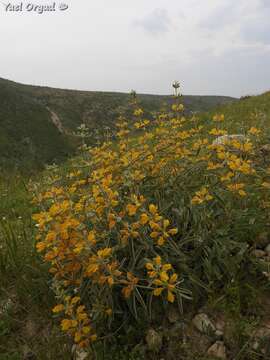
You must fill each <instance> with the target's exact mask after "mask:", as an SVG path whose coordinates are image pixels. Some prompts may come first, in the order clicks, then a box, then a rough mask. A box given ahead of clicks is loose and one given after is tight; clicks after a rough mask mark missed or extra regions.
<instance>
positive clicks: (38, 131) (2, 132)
mask: <svg viewBox="0 0 270 360" xmlns="http://www.w3.org/2000/svg"><path fill="white" fill-rule="evenodd" d="M128 100H129V94H124V93H110V92H90V91H75V90H62V89H53V88H49V87H39V86H30V85H23V84H19V83H16V82H13V81H9V80H5V79H0V125H1V129H0V166H2V167H4V168H6V167H9V168H14V167H18V166H23V167H25V166H28V167H31V166H33V165H34V166H41V165H43V164H46V163H52V162H54V161H56V162H57V161H59V160H62V159H63V158H65V157H67V156H68V155H70V154H72V153H73V151H74V148H75V146H74V144H76V143H77V139H76V138H74V136H73V133H74V131H75V130H76V128H77V127H78V126H79V125H80V124H82V123H85V124H86V125H87V126H88V128H89V129H90V130H93V131H94V130H95V131H97V130H99V132H100V133H101V134H102V133H104V131H105V130H106V128H107V129H110V130H112V129H113V128H114V124H115V121H116V119H117V118H118V116H119V114H121V113H123V112H125V111H126V104H127V103H128ZM138 100H139V101H140V103H141V105H142V106H143V107H144V109H145V111H146V113H145V115H146V116H147V117H150V118H151V113H152V112H153V111H158V110H159V109H160V108H161V107H162V106H163V104H168V103H171V101H172V99H171V97H169V96H159V95H138ZM233 101H236V99H233V98H229V97H222V96H221V97H220V96H184V97H183V103H184V104H185V106H186V109H187V112H191V111H192V112H197V111H207V110H209V109H211V108H212V107H215V106H217V105H218V104H224V103H229V102H233ZM166 106H167V105H166Z"/></svg>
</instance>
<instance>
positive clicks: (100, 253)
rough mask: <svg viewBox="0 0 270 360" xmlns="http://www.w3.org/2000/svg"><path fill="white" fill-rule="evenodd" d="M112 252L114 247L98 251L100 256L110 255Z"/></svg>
mask: <svg viewBox="0 0 270 360" xmlns="http://www.w3.org/2000/svg"><path fill="white" fill-rule="evenodd" d="M111 253H112V248H104V249H102V250H99V251H98V252H97V254H98V257H100V258H106V257H108V256H110V255H111Z"/></svg>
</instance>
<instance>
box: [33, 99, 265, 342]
mask: <svg viewBox="0 0 270 360" xmlns="http://www.w3.org/2000/svg"><path fill="white" fill-rule="evenodd" d="M134 106H135V110H134V117H133V119H132V121H130V122H127V121H126V120H125V119H123V118H121V119H120V120H119V123H118V124H117V126H118V129H119V131H118V133H117V141H115V142H113V143H112V142H106V143H104V144H103V145H101V146H100V147H96V148H91V149H88V150H87V151H86V153H85V154H84V155H83V156H82V157H81V158H77V159H75V161H73V163H72V164H71V165H70V167H71V168H72V169H71V170H70V171H68V172H67V173H63V174H61V176H60V175H59V174H60V172H59V174H58V176H57V178H56V179H55V181H54V184H53V185H52V186H51V188H49V189H46V191H44V192H41V193H40V194H38V195H37V197H36V199H35V201H36V202H37V203H38V204H39V206H40V208H41V209H42V211H41V212H40V213H39V214H36V215H35V216H34V219H35V220H36V221H37V225H38V234H37V249H38V251H41V252H44V260H45V261H46V262H48V263H50V264H51V268H50V272H51V274H52V277H53V288H54V290H55V294H56V299H57V305H56V306H55V307H54V309H53V313H54V314H56V315H60V316H61V327H62V330H63V331H66V332H67V333H68V334H70V335H71V336H72V337H73V338H74V341H75V343H77V344H78V345H79V346H81V347H87V346H88V345H89V344H90V343H91V342H93V341H95V340H96V339H104V338H107V337H110V336H114V335H116V334H118V333H119V332H121V331H122V330H123V329H125V328H127V327H128V326H130V325H134V320H136V321H138V322H140V323H141V322H143V323H145V324H147V322H148V321H158V320H159V315H160V313H162V312H163V311H164V310H166V308H167V307H168V306H171V304H172V303H177V304H178V306H179V308H180V309H181V311H182V312H183V311H185V304H186V302H187V301H189V300H190V299H191V298H192V299H193V302H194V303H199V302H200V301H201V300H202V299H203V298H205V297H207V296H208V294H209V293H213V292H219V291H220V290H221V289H222V288H223V287H226V286H227V284H229V283H231V282H232V281H235V280H237V279H238V278H241V279H242V280H243V279H245V277H247V276H248V274H249V272H250V270H251V264H252V262H251V261H250V260H251V259H250V256H249V253H250V249H252V248H253V247H254V246H255V245H254V244H255V242H256V238H257V236H259V234H260V233H262V232H265V231H267V229H266V227H267V222H268V216H269V215H268V208H269V206H270V203H269V200H268V198H269V188H270V182H269V173H268V172H267V171H265V170H263V169H261V168H260V165H259V159H258V158H257V157H256V156H255V155H256V151H257V145H256V144H257V142H258V140H259V138H260V130H258V129H256V128H254V127H253V128H251V129H249V132H248V129H243V133H244V132H246V133H247V132H248V133H249V140H248V139H247V140H246V141H245V142H244V143H243V142H242V143H240V142H238V141H237V140H235V139H234V140H231V141H228V142H227V143H226V144H224V145H213V144H212V142H213V140H215V139H216V137H218V136H220V135H224V134H226V129H225V128H224V126H223V124H224V116H222V115H220V114H217V115H215V116H214V118H213V120H209V121H208V122H205V123H202V122H201V121H200V120H199V119H198V118H196V117H193V118H191V119H185V118H184V117H183V116H182V111H183V106H182V105H181V104H179V102H178V100H176V102H175V104H174V105H173V106H172V111H171V113H168V114H165V113H159V114H157V117H156V119H155V121H153V122H149V121H147V120H146V119H145V118H144V114H143V110H142V109H140V108H139V107H138V106H137V105H136V104H135V105H134ZM213 122H214V126H213V124H212V123H213ZM250 139H252V141H251V140H250ZM252 159H254V160H252ZM252 271H253V272H254V269H253V270H252ZM255 272H256V271H255ZM253 275H254V274H253ZM256 276H258V278H260V279H261V277H260V273H259V272H257V275H256ZM137 333H138V332H137ZM139 336H141V334H139Z"/></svg>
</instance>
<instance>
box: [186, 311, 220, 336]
mask: <svg viewBox="0 0 270 360" xmlns="http://www.w3.org/2000/svg"><path fill="white" fill-rule="evenodd" d="M192 323H193V325H194V326H195V328H196V329H197V330H199V331H200V332H202V333H208V332H211V331H212V332H215V331H216V328H215V326H214V324H213V323H212V321H211V320H210V319H209V317H208V315H207V314H204V313H202V314H198V315H196V316H195V317H194V319H193V320H192Z"/></svg>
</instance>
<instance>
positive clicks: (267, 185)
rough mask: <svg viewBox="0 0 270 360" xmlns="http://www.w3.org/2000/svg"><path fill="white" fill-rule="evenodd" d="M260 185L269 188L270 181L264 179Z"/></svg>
mask: <svg viewBox="0 0 270 360" xmlns="http://www.w3.org/2000/svg"><path fill="white" fill-rule="evenodd" d="M262 186H263V187H265V188H267V189H270V183H269V182H267V181H264V182H263V183H262Z"/></svg>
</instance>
